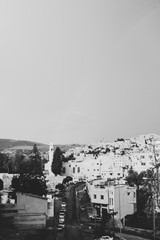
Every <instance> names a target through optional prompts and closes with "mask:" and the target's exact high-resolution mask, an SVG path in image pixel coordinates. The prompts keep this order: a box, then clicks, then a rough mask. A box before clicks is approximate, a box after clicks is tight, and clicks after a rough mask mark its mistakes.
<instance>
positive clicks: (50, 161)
mask: <svg viewBox="0 0 160 240" xmlns="http://www.w3.org/2000/svg"><path fill="white" fill-rule="evenodd" d="M53 152H54V149H53V143H52V142H51V143H50V145H49V163H50V164H52V160H53Z"/></svg>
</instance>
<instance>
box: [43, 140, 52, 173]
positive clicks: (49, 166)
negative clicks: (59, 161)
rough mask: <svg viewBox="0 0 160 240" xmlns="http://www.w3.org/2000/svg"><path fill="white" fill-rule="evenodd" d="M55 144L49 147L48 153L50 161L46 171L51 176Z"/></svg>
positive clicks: (46, 165)
mask: <svg viewBox="0 0 160 240" xmlns="http://www.w3.org/2000/svg"><path fill="white" fill-rule="evenodd" d="M53 153H54V149H53V143H52V142H51V143H50V145H49V151H48V156H49V161H48V162H47V163H46V164H45V170H46V171H47V172H48V174H49V175H50V174H51V172H52V171H51V166H52V160H53Z"/></svg>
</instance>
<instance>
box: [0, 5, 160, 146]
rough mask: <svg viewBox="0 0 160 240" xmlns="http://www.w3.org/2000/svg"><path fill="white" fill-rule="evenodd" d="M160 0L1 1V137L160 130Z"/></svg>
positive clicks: (112, 136) (61, 139)
mask: <svg viewBox="0 0 160 240" xmlns="http://www.w3.org/2000/svg"><path fill="white" fill-rule="evenodd" d="M159 103H160V1H159V0H99V1H97V0H81V1H75V0H61V1H59V0H57V1H55V0H45V1H44V0H43V1H42V0H24V1H22V0H14V1H12V0H1V1H0V138H10V139H16V140H20V139H22V140H30V141H36V142H41V143H46V144H49V143H50V142H51V141H52V142H53V144H69V143H83V144H89V143H96V142H98V141H100V140H104V141H107V142H111V141H114V140H116V139H117V138H121V137H124V138H128V137H135V136H138V135H140V134H146V133H157V134H159V133H160V107H159Z"/></svg>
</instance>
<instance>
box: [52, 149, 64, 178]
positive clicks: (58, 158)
mask: <svg viewBox="0 0 160 240" xmlns="http://www.w3.org/2000/svg"><path fill="white" fill-rule="evenodd" d="M62 159H63V154H62V151H61V149H60V148H59V147H57V148H56V149H55V152H54V155H53V161H52V172H53V173H54V174H55V175H57V174H60V173H61V168H62Z"/></svg>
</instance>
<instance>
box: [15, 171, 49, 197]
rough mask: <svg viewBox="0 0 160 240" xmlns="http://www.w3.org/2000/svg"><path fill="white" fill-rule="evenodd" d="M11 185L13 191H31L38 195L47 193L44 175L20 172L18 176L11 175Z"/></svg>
mask: <svg viewBox="0 0 160 240" xmlns="http://www.w3.org/2000/svg"><path fill="white" fill-rule="evenodd" d="M11 186H12V188H13V189H14V190H15V192H22V193H31V194H35V195H39V196H43V195H46V193H47V186H46V181H45V178H44V176H37V175H35V176H33V175H29V174H21V175H20V176H18V177H13V179H12V185H11Z"/></svg>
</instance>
